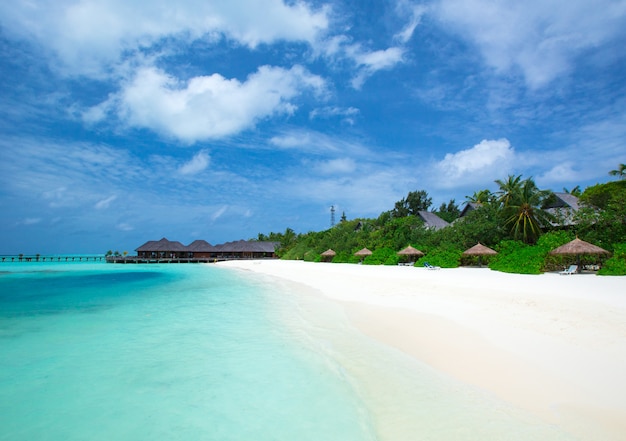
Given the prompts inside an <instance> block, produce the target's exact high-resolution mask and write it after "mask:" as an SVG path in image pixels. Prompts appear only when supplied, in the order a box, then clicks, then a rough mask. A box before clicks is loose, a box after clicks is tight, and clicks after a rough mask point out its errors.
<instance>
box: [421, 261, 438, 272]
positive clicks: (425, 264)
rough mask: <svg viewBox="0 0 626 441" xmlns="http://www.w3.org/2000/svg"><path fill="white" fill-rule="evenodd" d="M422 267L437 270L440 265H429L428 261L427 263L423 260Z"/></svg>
mask: <svg viewBox="0 0 626 441" xmlns="http://www.w3.org/2000/svg"><path fill="white" fill-rule="evenodd" d="M424 267H425V268H426V269H429V270H438V269H441V267H440V266H432V265H431V264H430V263H428V262H424Z"/></svg>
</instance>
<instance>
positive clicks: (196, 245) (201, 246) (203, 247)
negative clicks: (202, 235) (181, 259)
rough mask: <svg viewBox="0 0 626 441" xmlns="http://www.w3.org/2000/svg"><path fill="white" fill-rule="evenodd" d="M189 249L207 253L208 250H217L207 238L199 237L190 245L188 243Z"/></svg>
mask: <svg viewBox="0 0 626 441" xmlns="http://www.w3.org/2000/svg"><path fill="white" fill-rule="evenodd" d="M187 251H192V252H196V253H202V252H205V253H206V252H212V251H215V247H214V246H213V245H211V244H210V243H209V242H207V241H206V240H202V239H198V240H194V241H193V242H191V243H190V244H189V245H187Z"/></svg>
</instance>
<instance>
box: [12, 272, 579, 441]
mask: <svg viewBox="0 0 626 441" xmlns="http://www.w3.org/2000/svg"><path fill="white" fill-rule="evenodd" d="M0 271H1V272H0V354H2V356H1V358H0V440H53V441H54V440H85V439H90V440H111V439H115V440H148V439H150V440H154V439H168V440H177V439H180V440H216V441H217V440H220V441H222V440H224V441H229V440H233V441H234V440H255V441H257V440H258V441H265V440H276V441H282V440H285V441H287V440H298V441H299V440H304V441H307V440H320V441H334V440H337V441H351V440H359V441H370V440H381V441H409V440H411V441H412V440H415V441H427V440H433V441H463V440H473V439H480V440H482V441H489V440H492V441H495V440H498V441H500V440H515V441H517V440H519V441H521V440H551V441H559V440H568V439H571V438H570V437H569V436H568V435H567V434H564V433H562V432H561V431H560V430H558V428H555V427H551V426H549V425H546V424H545V423H543V422H541V421H540V420H538V419H537V418H536V417H534V416H532V415H528V414H525V413H524V412H521V411H519V410H517V409H515V408H512V407H511V406H509V405H508V404H506V403H502V402H500V401H498V400H497V399H495V398H494V397H490V396H488V395H486V394H485V393H483V392H481V391H480V390H476V389H473V388H471V387H469V386H467V385H464V384H461V383H459V382H456V381H454V380H453V379H450V378H447V377H446V376H444V375H442V374H440V373H438V372H436V371H434V370H432V369H431V368H429V367H428V366H426V365H424V364H422V363H420V362H418V361H417V360H414V359H412V358H411V357H408V356H406V355H404V354H402V353H400V352H399V351H397V350H394V349H391V348H389V347H386V346H384V345H382V344H379V343H377V342H375V341H373V340H371V339H369V338H367V337H365V336H364V335H362V334H360V333H359V332H358V331H356V330H355V329H354V328H352V327H351V326H350V324H349V321H348V320H347V318H346V315H345V311H344V309H343V307H342V305H340V304H337V303H334V302H330V301H328V300H325V299H324V298H322V297H320V296H319V295H317V294H314V293H311V292H310V291H308V290H307V288H305V287H303V286H300V285H297V284H291V283H286V282H282V281H280V280H277V279H272V278H269V277H265V276H262V275H257V274H252V273H249V272H244V271H238V270H232V269H227V268H221V267H216V266H214V265H111V264H105V263H89V264H88V263H33V262H30V263H23V264H5V265H3V266H2V267H0Z"/></svg>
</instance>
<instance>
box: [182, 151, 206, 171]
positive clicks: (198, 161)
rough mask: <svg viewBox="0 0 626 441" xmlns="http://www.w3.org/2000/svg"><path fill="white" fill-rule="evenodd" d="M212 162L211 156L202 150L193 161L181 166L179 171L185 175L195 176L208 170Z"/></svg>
mask: <svg viewBox="0 0 626 441" xmlns="http://www.w3.org/2000/svg"><path fill="white" fill-rule="evenodd" d="M210 161H211V157H210V156H209V154H208V153H207V152H206V151H205V150H201V151H199V152H198V153H196V154H195V155H194V157H193V158H191V160H189V161H188V162H186V163H184V164H183V165H181V166H180V167H179V168H178V171H179V173H181V174H183V175H195V174H198V173H200V172H201V171H203V170H206V168H207V167H208V166H209V162H210Z"/></svg>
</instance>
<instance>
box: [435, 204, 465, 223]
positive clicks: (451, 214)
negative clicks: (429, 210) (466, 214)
mask: <svg viewBox="0 0 626 441" xmlns="http://www.w3.org/2000/svg"><path fill="white" fill-rule="evenodd" d="M436 213H437V215H438V216H439V217H440V218H442V219H443V220H445V221H446V222H452V221H453V220H455V219H456V218H458V217H459V215H460V214H461V210H460V209H459V206H458V205H456V201H455V200H454V199H450V202H448V203H447V204H446V203H445V202H442V204H441V205H440V206H439V210H437V211H436Z"/></svg>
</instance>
